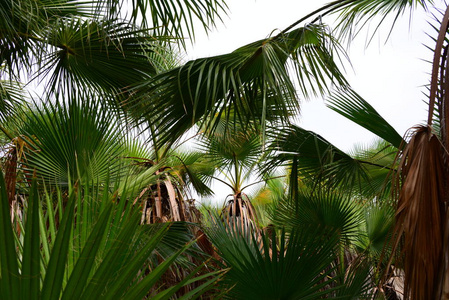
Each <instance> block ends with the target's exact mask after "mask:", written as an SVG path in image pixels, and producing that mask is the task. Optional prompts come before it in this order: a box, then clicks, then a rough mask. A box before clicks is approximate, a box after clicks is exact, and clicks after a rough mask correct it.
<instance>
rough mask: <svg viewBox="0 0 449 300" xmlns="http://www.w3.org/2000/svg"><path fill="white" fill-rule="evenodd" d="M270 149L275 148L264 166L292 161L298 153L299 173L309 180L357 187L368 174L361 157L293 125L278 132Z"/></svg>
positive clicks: (349, 187) (273, 165) (301, 176)
mask: <svg viewBox="0 0 449 300" xmlns="http://www.w3.org/2000/svg"><path fill="white" fill-rule="evenodd" d="M269 149H271V150H272V151H274V154H275V156H274V158H273V159H271V160H270V161H269V162H268V163H267V164H266V166H265V167H264V169H270V168H273V167H275V166H278V165H282V164H283V165H291V164H292V162H293V158H294V157H297V163H296V168H297V172H298V176H299V177H300V178H303V179H304V180H306V181H309V182H314V183H315V184H317V183H318V182H321V183H325V184H326V185H327V186H328V187H336V186H338V185H340V186H341V187H345V188H348V189H349V190H351V189H354V188H355V189H358V188H359V186H358V183H359V182H360V181H361V180H367V181H369V180H368V179H369V178H368V174H367V173H366V168H365V166H364V164H363V163H362V162H361V161H358V160H356V159H354V158H352V157H351V156H350V155H348V154H346V153H345V152H343V151H341V150H340V149H338V148H337V147H335V146H334V145H332V144H331V143H329V142H328V141H327V140H325V139H324V138H323V137H321V136H320V135H318V134H316V133H314V132H311V131H308V130H305V129H302V128H300V127H298V126H295V125H292V126H290V127H289V128H285V129H283V130H281V131H279V133H276V136H275V138H274V141H273V142H272V144H271V145H270V147H269Z"/></svg>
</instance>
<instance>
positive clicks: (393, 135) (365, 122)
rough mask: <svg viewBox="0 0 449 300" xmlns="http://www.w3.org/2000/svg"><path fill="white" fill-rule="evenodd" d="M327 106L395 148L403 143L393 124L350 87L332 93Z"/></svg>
mask: <svg viewBox="0 0 449 300" xmlns="http://www.w3.org/2000/svg"><path fill="white" fill-rule="evenodd" d="M327 107H329V108H330V109H332V110H333V111H335V112H337V113H339V114H340V115H342V116H344V117H345V118H347V119H349V120H351V121H353V122H354V123H356V124H358V125H360V126H362V127H363V128H365V129H367V130H369V131H371V132H372V133H374V134H376V135H377V136H379V137H380V138H382V139H384V140H386V141H388V142H390V143H391V144H392V145H393V146H394V147H396V148H397V149H399V147H400V146H401V144H402V143H405V141H404V140H403V139H402V137H401V135H400V134H399V133H398V132H397V131H396V130H395V129H394V128H393V126H391V125H390V124H389V123H388V122H387V121H386V120H385V119H384V118H382V116H381V115H380V114H379V113H378V112H377V111H376V110H375V109H374V107H372V106H371V105H370V104H369V103H368V102H367V101H366V100H364V99H363V98H362V97H361V96H360V95H358V94H357V93H356V92H354V91H353V90H352V89H350V88H347V89H342V90H338V91H336V92H334V93H332V94H331V96H330V98H329V102H328V104H327Z"/></svg>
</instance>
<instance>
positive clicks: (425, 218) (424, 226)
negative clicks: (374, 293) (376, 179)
mask: <svg viewBox="0 0 449 300" xmlns="http://www.w3.org/2000/svg"><path fill="white" fill-rule="evenodd" d="M398 171H399V172H398V174H400V178H398V182H401V187H400V191H399V193H398V206H397V211H396V226H395V234H396V236H397V238H398V239H400V242H401V246H402V247H401V248H402V254H403V266H404V271H405V295H404V296H405V297H404V299H438V298H439V294H438V288H437V287H438V282H439V279H438V275H439V274H440V268H441V262H442V253H443V251H442V249H443V247H442V246H443V245H442V243H443V225H444V222H443V220H444V215H445V214H444V194H445V193H444V182H445V175H444V164H443V147H442V144H441V142H440V140H439V139H438V137H437V136H436V135H435V133H434V132H433V131H432V129H431V127H430V126H419V127H415V128H414V133H413V136H412V137H411V139H410V142H409V143H408V145H406V147H405V148H404V150H403V151H402V154H401V161H400V163H399V166H398Z"/></svg>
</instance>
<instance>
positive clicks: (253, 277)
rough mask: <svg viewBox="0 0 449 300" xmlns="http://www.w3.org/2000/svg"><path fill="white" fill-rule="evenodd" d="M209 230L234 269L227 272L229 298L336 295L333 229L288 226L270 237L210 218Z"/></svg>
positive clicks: (307, 297) (215, 243)
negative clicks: (289, 228)
mask: <svg viewBox="0 0 449 300" xmlns="http://www.w3.org/2000/svg"><path fill="white" fill-rule="evenodd" d="M211 218H212V220H211V223H210V224H213V226H211V227H208V228H206V231H207V234H208V236H209V238H210V239H211V241H212V243H213V244H214V246H215V247H216V248H217V250H218V252H219V254H220V255H221V257H222V259H223V260H224V262H225V264H226V266H227V267H229V268H230V270H229V271H228V272H227V273H226V274H225V276H224V280H223V283H224V288H227V289H230V291H229V292H228V293H227V294H228V297H229V298H234V299H235V298H237V299H242V298H245V299H284V298H285V299H287V298H288V299H318V298H321V297H324V298H326V297H332V296H333V295H334V292H335V291H336V290H338V289H339V288H341V286H335V285H334V286H335V287H334V288H329V287H330V286H333V283H335V282H336V278H335V277H332V271H334V268H333V267H332V262H333V261H334V259H335V251H334V250H335V247H336V245H337V240H338V239H337V238H336V235H335V232H331V231H328V232H327V233H325V234H323V232H322V231H321V230H320V229H317V228H315V229H311V228H309V229H310V230H311V231H307V230H294V231H293V232H291V233H290V234H289V235H288V236H287V234H286V233H285V231H284V230H281V231H280V233H279V234H276V233H275V231H273V234H272V236H269V235H265V234H263V233H262V234H261V236H260V237H257V236H256V234H255V233H253V234H251V233H249V232H244V231H241V229H237V228H236V227H234V225H232V224H227V225H225V224H223V223H222V221H221V220H220V219H219V218H218V217H216V216H215V217H211Z"/></svg>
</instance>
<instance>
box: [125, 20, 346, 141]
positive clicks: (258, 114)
mask: <svg viewBox="0 0 449 300" xmlns="http://www.w3.org/2000/svg"><path fill="white" fill-rule="evenodd" d="M336 49H339V51H340V48H339V46H338V44H336V41H334V40H333V39H332V38H331V36H330V35H329V33H328V32H327V31H326V29H325V27H323V26H320V25H308V26H306V27H303V28H299V29H296V30H294V31H291V32H289V33H287V34H285V35H282V36H280V37H274V38H268V39H265V40H261V41H257V42H254V43H251V44H248V45H246V46H244V47H241V48H239V49H237V50H235V51H234V52H232V53H229V54H225V55H220V56H215V57H209V58H203V59H197V60H194V61H190V62H188V63H187V64H185V65H184V66H181V67H179V68H175V69H173V70H170V71H167V72H164V73H161V74H159V75H157V76H155V77H153V78H152V79H150V80H149V81H146V82H145V83H143V84H139V85H137V86H136V87H134V88H133V92H135V93H137V95H136V96H135V97H134V98H131V99H129V100H128V101H127V103H126V105H127V107H129V108H130V109H131V110H133V111H134V112H136V117H137V118H139V119H141V120H142V122H143V121H145V122H149V123H150V126H151V124H153V126H154V127H157V128H158V132H159V135H160V136H159V140H160V142H161V143H163V142H167V141H172V140H173V139H176V138H178V137H179V136H180V135H182V134H183V133H184V132H186V131H187V130H188V129H189V128H191V127H192V125H193V124H195V123H197V122H198V121H199V120H202V123H203V124H204V125H205V126H206V127H208V128H215V127H217V123H216V122H217V121H218V120H219V119H220V118H221V117H222V116H224V115H227V116H228V117H230V116H231V115H232V116H233V122H239V123H243V124H245V123H248V121H249V120H253V121H256V122H257V123H260V124H261V128H265V121H272V122H274V121H276V120H277V121H278V122H279V118H281V119H282V118H284V119H283V120H286V119H287V118H288V117H289V116H291V115H292V114H294V113H296V112H297V111H298V108H299V105H298V99H297V98H298V97H297V92H296V88H295V85H294V83H293V81H292V79H291V78H290V76H289V71H288V69H289V65H290V64H291V63H292V64H294V65H295V66H296V71H297V73H298V78H299V79H300V80H299V83H300V87H301V90H302V91H303V93H304V95H308V93H306V92H307V91H312V92H320V93H321V92H324V91H325V90H326V89H327V87H328V86H329V85H330V84H333V83H335V84H338V85H344V84H345V83H346V81H345V80H344V78H343V76H342V74H341V73H340V71H339V70H338V67H337V63H336V62H335V59H334V56H333V54H332V53H333V52H335V51H336ZM231 112H232V114H231ZM201 127H202V126H201Z"/></svg>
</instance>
